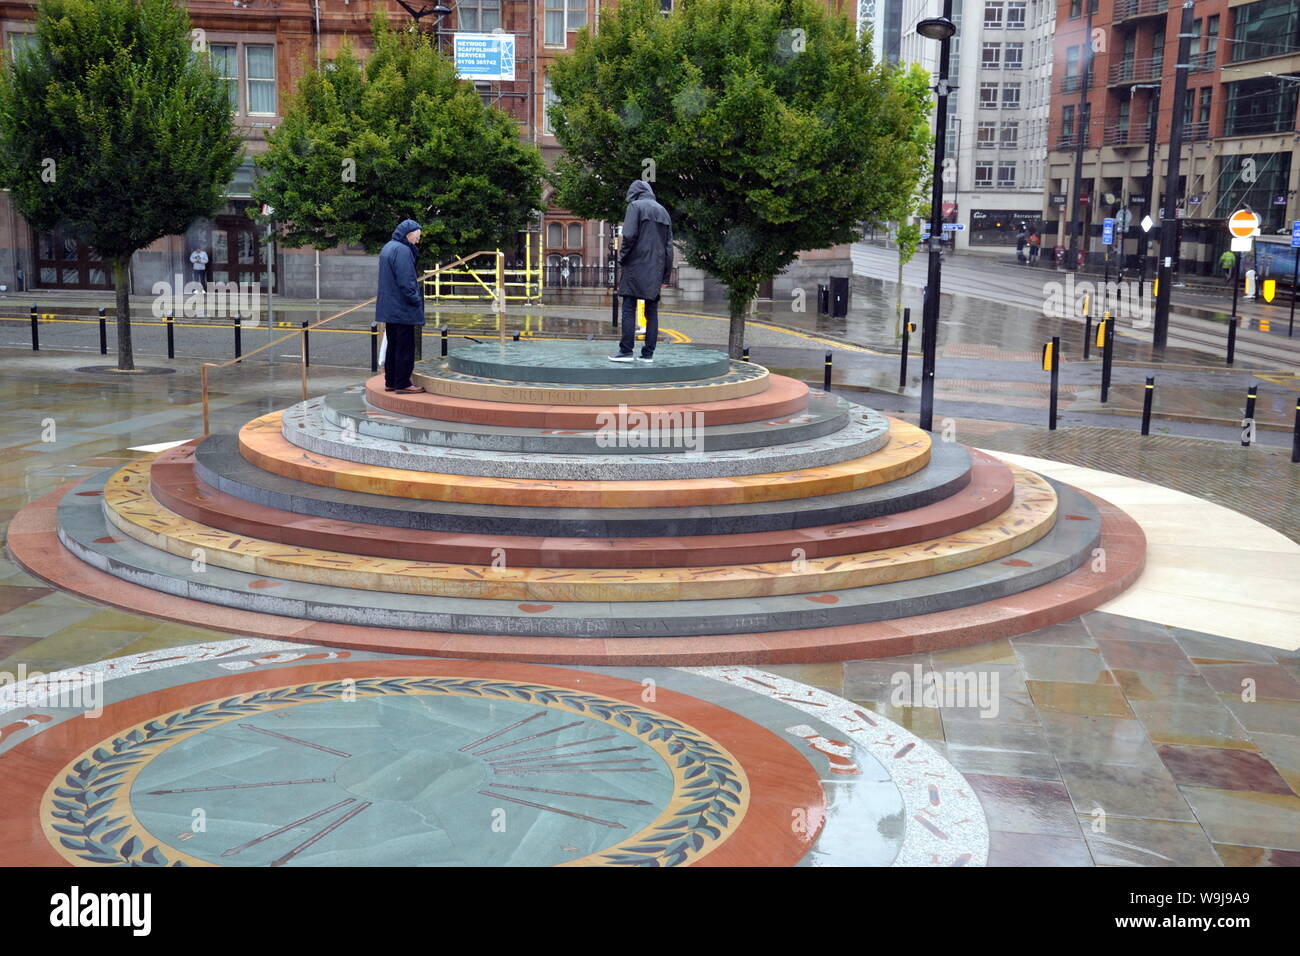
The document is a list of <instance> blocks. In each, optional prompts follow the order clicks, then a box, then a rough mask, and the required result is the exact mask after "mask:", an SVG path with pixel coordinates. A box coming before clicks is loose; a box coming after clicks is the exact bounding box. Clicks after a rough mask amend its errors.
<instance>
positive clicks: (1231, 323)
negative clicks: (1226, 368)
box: [1228, 311, 1237, 365]
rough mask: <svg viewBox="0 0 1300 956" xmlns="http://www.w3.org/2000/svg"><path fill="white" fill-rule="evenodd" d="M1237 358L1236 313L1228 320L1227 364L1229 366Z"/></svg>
mask: <svg viewBox="0 0 1300 956" xmlns="http://www.w3.org/2000/svg"><path fill="white" fill-rule="evenodd" d="M1236 357H1237V315H1236V312H1235V311H1234V313H1233V314H1232V316H1231V317H1230V318H1229V319H1228V364H1229V365H1231V364H1232V363H1233V360H1234V359H1235V358H1236Z"/></svg>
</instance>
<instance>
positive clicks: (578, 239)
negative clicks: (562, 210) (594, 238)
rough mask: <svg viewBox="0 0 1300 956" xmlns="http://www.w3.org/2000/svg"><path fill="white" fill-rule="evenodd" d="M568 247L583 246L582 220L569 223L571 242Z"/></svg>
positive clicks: (579, 247) (576, 247)
mask: <svg viewBox="0 0 1300 956" xmlns="http://www.w3.org/2000/svg"><path fill="white" fill-rule="evenodd" d="M567 248H569V249H581V248H582V223H580V222H571V223H569V244H568V246H567Z"/></svg>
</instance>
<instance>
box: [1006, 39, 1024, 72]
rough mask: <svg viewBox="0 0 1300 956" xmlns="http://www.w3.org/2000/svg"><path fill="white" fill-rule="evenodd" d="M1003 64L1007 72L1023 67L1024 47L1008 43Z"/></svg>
mask: <svg viewBox="0 0 1300 956" xmlns="http://www.w3.org/2000/svg"><path fill="white" fill-rule="evenodd" d="M1003 63H1004V65H1005V66H1006V68H1007V69H1008V70H1020V69H1024V66H1025V45H1024V44H1023V43H1008V44H1007V49H1006V54H1005V56H1004V59H1003Z"/></svg>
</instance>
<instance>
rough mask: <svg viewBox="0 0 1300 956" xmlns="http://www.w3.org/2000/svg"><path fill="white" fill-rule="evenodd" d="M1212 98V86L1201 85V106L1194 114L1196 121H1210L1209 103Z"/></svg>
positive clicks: (1211, 103)
mask: <svg viewBox="0 0 1300 956" xmlns="http://www.w3.org/2000/svg"><path fill="white" fill-rule="evenodd" d="M1213 100H1214V87H1212V86H1203V87H1201V108H1200V110H1199V111H1198V112H1197V114H1196V122H1198V123H1209V122H1210V107H1211V105H1213Z"/></svg>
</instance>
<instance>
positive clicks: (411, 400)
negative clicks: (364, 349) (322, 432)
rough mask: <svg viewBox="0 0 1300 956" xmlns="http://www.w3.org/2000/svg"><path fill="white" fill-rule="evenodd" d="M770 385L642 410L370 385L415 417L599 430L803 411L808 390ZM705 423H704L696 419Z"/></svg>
mask: <svg viewBox="0 0 1300 956" xmlns="http://www.w3.org/2000/svg"><path fill="white" fill-rule="evenodd" d="M767 381H768V386H767V388H765V389H763V390H762V391H760V392H755V393H754V394H752V395H743V396H741V397H739V398H731V399H726V400H723V401H716V402H688V403H685V404H675V405H668V404H658V405H637V404H636V403H635V402H633V403H630V404H624V405H618V404H615V405H535V404H534V405H527V404H524V403H522V402H484V401H479V400H477V399H471V398H453V397H452V396H450V395H435V394H433V393H432V392H424V393H420V394H416V395H401V394H398V393H396V392H386V391H384V377H383V376H382V375H375V376H372V377H371V378H369V379H368V380H367V381H366V401H367V402H369V403H370V404H371V405H373V406H374V407H376V408H380V409H383V410H385V411H389V412H395V413H396V414H398V415H408V416H410V417H412V418H421V419H435V420H438V421H449V422H463V423H465V424H467V425H511V426H514V427H517V428H599V427H600V424H601V422H602V421H606V420H607V419H605V418H602V417H601V416H607V415H617V414H620V413H621V412H623V411H624V410H627V411H640V412H652V411H664V410H667V411H672V412H682V413H683V414H686V413H689V414H691V415H697V414H698V415H701V416H703V418H702V420H703V422H704V425H705V426H706V427H710V428H711V427H713V426H715V425H735V424H739V423H741V422H757V421H764V420H767V419H771V418H782V417H784V416H786V415H794V414H796V413H798V412H801V411H803V410H804V408H806V407H807V405H808V399H809V392H808V386H807V385H805V384H804V383H803V382H799V381H796V380H795V379H792V378H786V377H785V376H784V375H769V376H768V380H767ZM696 420H700V419H696Z"/></svg>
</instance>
